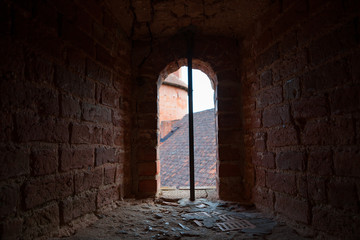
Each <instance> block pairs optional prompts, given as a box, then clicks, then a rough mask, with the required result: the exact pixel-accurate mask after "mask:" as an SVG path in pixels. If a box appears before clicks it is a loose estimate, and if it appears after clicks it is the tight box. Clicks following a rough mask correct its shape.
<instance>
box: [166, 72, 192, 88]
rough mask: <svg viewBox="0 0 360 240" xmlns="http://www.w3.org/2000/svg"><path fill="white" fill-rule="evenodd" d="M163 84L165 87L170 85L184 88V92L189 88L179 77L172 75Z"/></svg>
mask: <svg viewBox="0 0 360 240" xmlns="http://www.w3.org/2000/svg"><path fill="white" fill-rule="evenodd" d="M163 84H165V85H170V86H174V87H179V88H182V89H184V90H187V89H188V86H187V84H186V83H185V82H183V81H182V80H180V79H179V78H178V76H176V75H175V74H170V75H169V76H168V77H167V78H166V79H165V81H164V82H163Z"/></svg>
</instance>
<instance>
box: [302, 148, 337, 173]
mask: <svg viewBox="0 0 360 240" xmlns="http://www.w3.org/2000/svg"><path fill="white" fill-rule="evenodd" d="M332 169H333V161H332V152H331V150H321V149H320V150H314V151H311V152H310V153H309V161H308V170H309V172H310V173H313V174H316V175H320V176H329V175H332V174H333V173H332Z"/></svg>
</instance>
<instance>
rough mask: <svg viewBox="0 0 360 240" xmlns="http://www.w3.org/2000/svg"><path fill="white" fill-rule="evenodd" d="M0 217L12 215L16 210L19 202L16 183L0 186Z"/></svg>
mask: <svg viewBox="0 0 360 240" xmlns="http://www.w3.org/2000/svg"><path fill="white" fill-rule="evenodd" d="M0 202H1V205H0V216H1V217H0V219H1V220H2V219H4V218H6V217H8V216H14V215H15V214H16V212H18V211H19V210H20V209H19V207H20V206H19V204H20V188H19V186H17V185H14V184H12V185H9V184H6V185H5V184H3V185H2V186H1V187H0Z"/></svg>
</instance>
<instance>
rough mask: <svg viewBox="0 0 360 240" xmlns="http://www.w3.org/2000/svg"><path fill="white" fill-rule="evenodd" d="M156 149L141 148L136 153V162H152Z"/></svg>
mask: <svg viewBox="0 0 360 240" xmlns="http://www.w3.org/2000/svg"><path fill="white" fill-rule="evenodd" d="M156 157H157V154H156V148H155V147H152V146H142V147H141V150H140V149H138V151H136V159H137V161H138V162H153V161H155V160H156Z"/></svg>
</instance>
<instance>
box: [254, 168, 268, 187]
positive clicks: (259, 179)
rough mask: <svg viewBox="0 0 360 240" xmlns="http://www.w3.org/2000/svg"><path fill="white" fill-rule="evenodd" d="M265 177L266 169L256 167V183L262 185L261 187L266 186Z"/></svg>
mask: <svg viewBox="0 0 360 240" xmlns="http://www.w3.org/2000/svg"><path fill="white" fill-rule="evenodd" d="M265 177H266V171H265V170H263V169H259V168H256V169H255V178H256V181H255V182H256V185H257V186H260V187H265V186H266V182H265Z"/></svg>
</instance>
